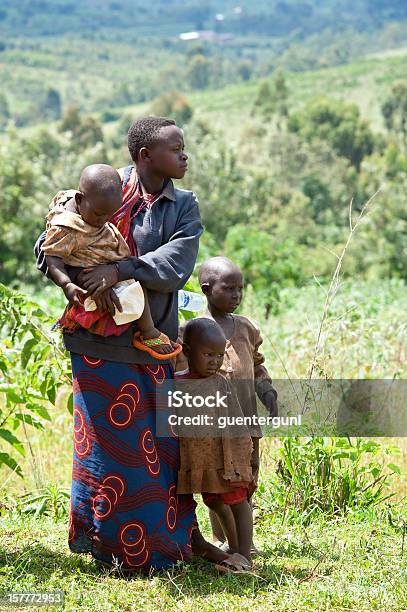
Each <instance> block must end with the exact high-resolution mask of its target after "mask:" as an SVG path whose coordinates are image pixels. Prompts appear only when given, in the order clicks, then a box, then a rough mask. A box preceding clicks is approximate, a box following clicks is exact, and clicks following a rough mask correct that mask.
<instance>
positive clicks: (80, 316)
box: [42, 164, 181, 360]
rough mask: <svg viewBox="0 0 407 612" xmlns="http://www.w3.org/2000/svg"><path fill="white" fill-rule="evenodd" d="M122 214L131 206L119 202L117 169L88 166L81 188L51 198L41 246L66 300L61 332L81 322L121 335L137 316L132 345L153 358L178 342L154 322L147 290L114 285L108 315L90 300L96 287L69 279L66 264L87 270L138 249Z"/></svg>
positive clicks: (166, 354) (171, 351)
mask: <svg viewBox="0 0 407 612" xmlns="http://www.w3.org/2000/svg"><path fill="white" fill-rule="evenodd" d="M122 213H123V214H122ZM125 214H127V215H128V218H127V219H126V220H127V222H128V223H130V221H131V218H130V216H129V215H130V214H131V211H130V210H128V211H125V210H124V205H123V204H122V184H121V179H120V176H119V173H118V172H117V171H116V170H115V169H114V168H112V167H111V166H108V165H106V164H94V165H91V166H88V167H86V168H85V169H84V170H83V172H82V174H81V177H80V181H79V190H77V191H75V190H69V191H62V192H61V191H60V192H58V193H57V195H56V196H55V197H54V199H53V200H52V202H51V205H50V211H49V213H48V215H47V228H46V239H45V241H44V244H43V246H42V250H43V252H44V254H45V256H46V261H47V266H48V271H49V274H50V276H51V277H52V279H53V280H54V282H55V283H56V284H57V285H59V286H60V287H61V288H62V290H63V291H64V294H65V296H66V298H67V300H68V302H69V304H68V306H67V307H66V309H65V312H64V314H63V316H62V317H61V319H60V321H59V325H60V327H61V328H62V330H63V331H65V332H69V331H74V330H75V329H77V328H78V327H83V328H85V329H88V330H89V331H91V332H93V333H95V334H99V335H102V336H109V335H116V336H119V335H121V334H122V333H123V332H124V331H126V330H127V329H128V328H129V326H130V325H132V322H134V321H135V320H137V332H136V333H135V334H134V336H133V345H134V346H135V347H137V348H138V349H141V350H145V351H147V352H149V353H150V354H151V355H153V356H154V357H155V358H156V359H165V360H167V359H169V358H171V357H174V356H175V355H176V354H178V353H179V352H180V351H181V346H180V345H178V344H176V343H174V342H172V341H171V340H170V339H169V338H168V337H167V336H166V335H165V334H162V333H161V332H160V331H159V330H158V329H157V328H156V327H155V326H154V322H153V320H152V317H151V312H150V308H149V303H148V299H147V293H146V290H145V289H144V288H142V287H141V286H140V283H138V282H136V281H133V280H130V281H122V282H119V283H117V284H116V285H115V286H114V288H113V291H114V293H115V297H114V298H113V301H114V304H115V313H114V314H113V315H112V314H111V313H110V312H108V311H107V310H104V309H101V308H97V306H96V303H95V301H94V300H93V299H92V293H95V298H96V295H98V292H97V289H98V288H97V287H95V288H92V289H91V290H90V291H89V292H88V291H86V290H84V289H82V288H81V287H79V286H78V285H76V284H75V283H74V282H73V281H72V280H71V277H70V276H69V274H68V270H67V268H66V266H67V265H68V266H73V267H79V268H85V269H86V268H91V267H94V266H96V265H99V264H107V263H114V262H118V261H120V260H123V259H126V258H127V257H130V255H134V254H136V252H137V251H136V245H135V244H134V241H133V238H132V235H131V232H127V237H126V238H125V237H124V235H122V233H121V231H120V229H121V227H122V226H123V223H121V222H122V221H123V219H124V215H125ZM99 293H100V290H99Z"/></svg>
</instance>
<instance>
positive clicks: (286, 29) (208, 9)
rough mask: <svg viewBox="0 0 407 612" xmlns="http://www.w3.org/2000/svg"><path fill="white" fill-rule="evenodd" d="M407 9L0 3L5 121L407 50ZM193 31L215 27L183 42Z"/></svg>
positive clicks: (345, 4)
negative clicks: (406, 44)
mask: <svg viewBox="0 0 407 612" xmlns="http://www.w3.org/2000/svg"><path fill="white" fill-rule="evenodd" d="M367 5H369V6H368V8H367ZM406 11H407V8H406V5H405V3H404V2H400V1H399V0H392V1H391V2H383V1H382V0H375V1H374V2H366V0H356V1H355V2H352V3H351V2H350V1H349V0H342V1H341V2H339V3H338V2H335V3H334V2H332V1H331V0H325V1H324V2H322V3H321V2H319V3H318V2H310V1H308V2H301V3H298V2H294V0H287V1H286V2H276V1H275V0H274V1H272V2H265V1H264V0H261V1H258V2H255V3H252V2H248V1H247V0H245V2H241V3H240V4H239V5H238V6H237V5H236V3H235V2H232V1H230V0H222V1H219V2H216V3H215V2H213V1H212V2H205V3H198V2H196V1H195V0H189V1H187V2H180V1H179V0H173V1H172V2H164V1H163V0H160V1H158V2H154V3H151V4H150V5H148V4H147V5H145V4H144V3H141V2H140V0H136V1H133V0H124V1H123V2H121V3H118V2H113V1H112V2H102V3H99V2H95V1H94V0H86V1H85V2H81V3H76V2H72V1H70V0H53V1H52V2H51V1H47V0H36V1H28V0H24V1H23V2H20V3H18V5H16V4H15V3H14V2H11V1H10V0H4V1H3V2H2V3H1V7H0V79H1V82H2V94H1V95H0V129H2V128H4V125H5V124H6V122H7V120H8V119H12V120H13V121H14V122H15V123H16V125H17V126H25V125H30V124H34V123H37V122H38V121H41V120H46V121H48V120H49V119H52V118H59V117H60V116H61V114H62V113H63V111H64V110H65V109H66V108H67V107H68V106H70V105H72V104H75V105H78V106H79V107H80V108H81V109H82V110H83V111H86V112H95V111H96V112H97V111H105V110H110V109H117V108H120V107H122V106H125V105H128V104H135V103H142V102H144V101H148V100H151V99H153V98H154V97H156V96H158V95H160V94H162V93H163V92H164V91H167V90H174V89H176V90H179V91H182V92H185V93H187V94H190V93H193V92H194V91H199V92H201V91H208V92H211V91H212V90H214V89H220V88H223V87H224V86H225V85H228V84H232V83H233V84H239V83H245V82H250V81H251V80H256V79H260V78H264V77H267V76H269V75H271V74H272V73H273V72H274V71H275V70H276V68H279V67H281V68H283V69H285V70H289V71H292V72H298V73H302V72H304V71H309V70H315V69H321V68H326V67H330V66H336V65H344V64H347V63H349V62H350V61H351V60H355V59H356V60H357V59H360V57H362V56H363V55H364V54H366V53H373V52H382V51H383V50H386V49H397V48H399V47H401V46H402V45H403V44H404V41H405V40H406V33H407V21H406V19H407V16H406ZM191 30H199V31H201V30H204V31H209V32H212V33H211V34H209V35H205V36H203V35H202V36H203V37H202V36H201V38H199V39H197V40H190V41H185V40H180V39H179V35H180V33H182V32H188V31H191ZM365 68H368V69H370V66H365ZM298 78H299V79H300V80H301V77H298ZM345 86H346V84H345ZM210 95H212V94H210ZM232 95H233V93H232Z"/></svg>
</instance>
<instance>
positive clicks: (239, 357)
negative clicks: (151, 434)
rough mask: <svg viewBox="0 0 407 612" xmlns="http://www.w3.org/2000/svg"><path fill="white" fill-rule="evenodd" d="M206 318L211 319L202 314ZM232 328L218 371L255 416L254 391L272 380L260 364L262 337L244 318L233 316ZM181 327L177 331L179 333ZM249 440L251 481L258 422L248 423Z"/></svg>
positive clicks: (182, 363) (181, 360)
mask: <svg viewBox="0 0 407 612" xmlns="http://www.w3.org/2000/svg"><path fill="white" fill-rule="evenodd" d="M202 316H205V317H207V318H210V319H213V318H212V317H211V316H210V314H208V313H206V314H205V315H202ZM233 321H234V329H233V333H232V335H231V337H230V338H229V339H228V340H227V341H226V349H225V357H224V359H223V363H222V366H221V369H220V373H221V374H223V376H224V377H225V378H227V379H228V380H230V381H231V382H232V384H233V388H234V390H235V392H236V394H237V396H238V400H239V404H240V406H241V408H242V411H243V414H244V415H245V416H257V414H258V412H257V401H256V393H257V395H259V397H260V398H261V397H262V395H263V394H265V393H267V392H269V391H273V392H274V388H273V383H272V380H271V378H270V376H269V373H268V371H267V369H266V367H265V365H264V355H263V354H262V353H261V352H260V346H261V344H262V342H263V339H262V337H261V334H260V330H259V328H258V327H257V325H256V324H255V323H254V322H252V321H250V319H248V318H247V317H244V316H241V315H233ZM181 334H182V329H181V330H180V335H181ZM187 365H188V364H187V362H186V358H185V356H184V355H183V354H182V353H181V354H180V355H179V356H178V357H177V363H176V370H177V371H180V370H182V369H184V368H185V367H187ZM249 429H250V435H251V436H252V441H253V454H252V458H251V466H252V470H253V476H254V480H255V483H256V485H257V482H258V474H259V463H260V458H259V441H260V438H261V437H262V431H261V427H260V425H255V424H253V425H251V426H250V428H249Z"/></svg>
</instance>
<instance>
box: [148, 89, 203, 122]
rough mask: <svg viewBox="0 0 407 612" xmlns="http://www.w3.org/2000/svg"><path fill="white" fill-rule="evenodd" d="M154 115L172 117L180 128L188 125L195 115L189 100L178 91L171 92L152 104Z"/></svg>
mask: <svg viewBox="0 0 407 612" xmlns="http://www.w3.org/2000/svg"><path fill="white" fill-rule="evenodd" d="M152 111H153V114H154V115H158V116H159V117H171V118H172V119H175V121H176V123H177V124H178V125H180V126H182V125H184V124H186V123H188V122H189V121H190V119H191V118H192V115H193V112H194V111H193V108H192V106H191V105H190V104H189V102H188V100H187V99H186V98H185V96H183V95H182V94H180V93H179V92H178V91H170V92H168V93H165V94H163V95H162V96H160V97H159V98H156V99H155V100H154V102H153V104H152Z"/></svg>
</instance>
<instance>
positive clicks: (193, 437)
mask: <svg viewBox="0 0 407 612" xmlns="http://www.w3.org/2000/svg"><path fill="white" fill-rule="evenodd" d="M225 345H226V338H225V336H224V334H223V332H222V329H221V328H220V327H219V325H218V324H217V323H216V322H215V321H211V320H210V319H208V318H198V319H193V320H191V321H189V322H188V323H187V325H186V327H185V331H184V342H183V351H184V355H185V357H186V359H187V360H188V370H187V371H184V372H182V373H178V375H176V386H177V388H178V389H180V390H183V392H184V397H185V389H187V390H188V392H190V394H191V396H193V397H200V398H213V397H228V400H227V407H225V406H224V404H222V402H220V404H219V405H217V406H215V407H213V408H205V414H206V415H207V416H208V417H209V418H212V424H211V425H210V426H209V427H208V428H207V429H206V430H205V434H206V435H203V432H204V429H202V428H201V429H192V430H191V429H190V430H189V432H188V433H186V429H183V428H182V427H181V428H180V429H179V434H178V435H179V436H180V469H179V472H178V486H177V492H178V493H180V494H181V493H202V498H203V501H204V503H205V504H206V505H207V506H208V507H209V508H210V509H211V511H213V512H214V513H215V515H216V517H217V519H218V521H219V523H220V525H222V528H223V530H224V532H225V535H226V537H227V540H228V544H229V549H230V551H231V552H238V553H239V554H241V555H243V556H244V557H245V559H247V560H248V565H247V566H248V567H249V564H250V547H251V542H252V529H253V524H252V512H251V508H250V505H249V491H250V489H251V488H252V486H253V475H252V470H251V465H250V458H251V454H252V442H251V437H250V433H249V431H248V429H247V428H245V426H244V425H240V426H239V427H237V428H234V427H233V422H234V421H235V420H236V417H239V418H240V419H242V418H243V413H242V411H241V408H240V405H239V402H238V400H237V397H236V395H235V394H234V392H233V390H232V388H231V386H230V383H228V381H227V380H226V379H225V378H224V377H223V376H222V375H220V374H218V370H219V368H220V367H221V365H222V362H223V358H224V352H225ZM177 381H181V384H179V383H178V384H177ZM217 394H219V395H217ZM185 411H186V409H184V408H183V409H182V410H181V413H179V414H181V416H182V418H184V419H185V417H184V414H185ZM220 417H222V418H223V419H226V418H229V424H232V426H231V427H228V428H222V429H219V428H218V427H217V424H218V423H221V418H220ZM224 423H225V421H223V422H222V427H223V425H224ZM232 430H233V431H232ZM229 513H231V515H232V516H233V521H226V520H225V519H226V518H227V517H228V516H229Z"/></svg>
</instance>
